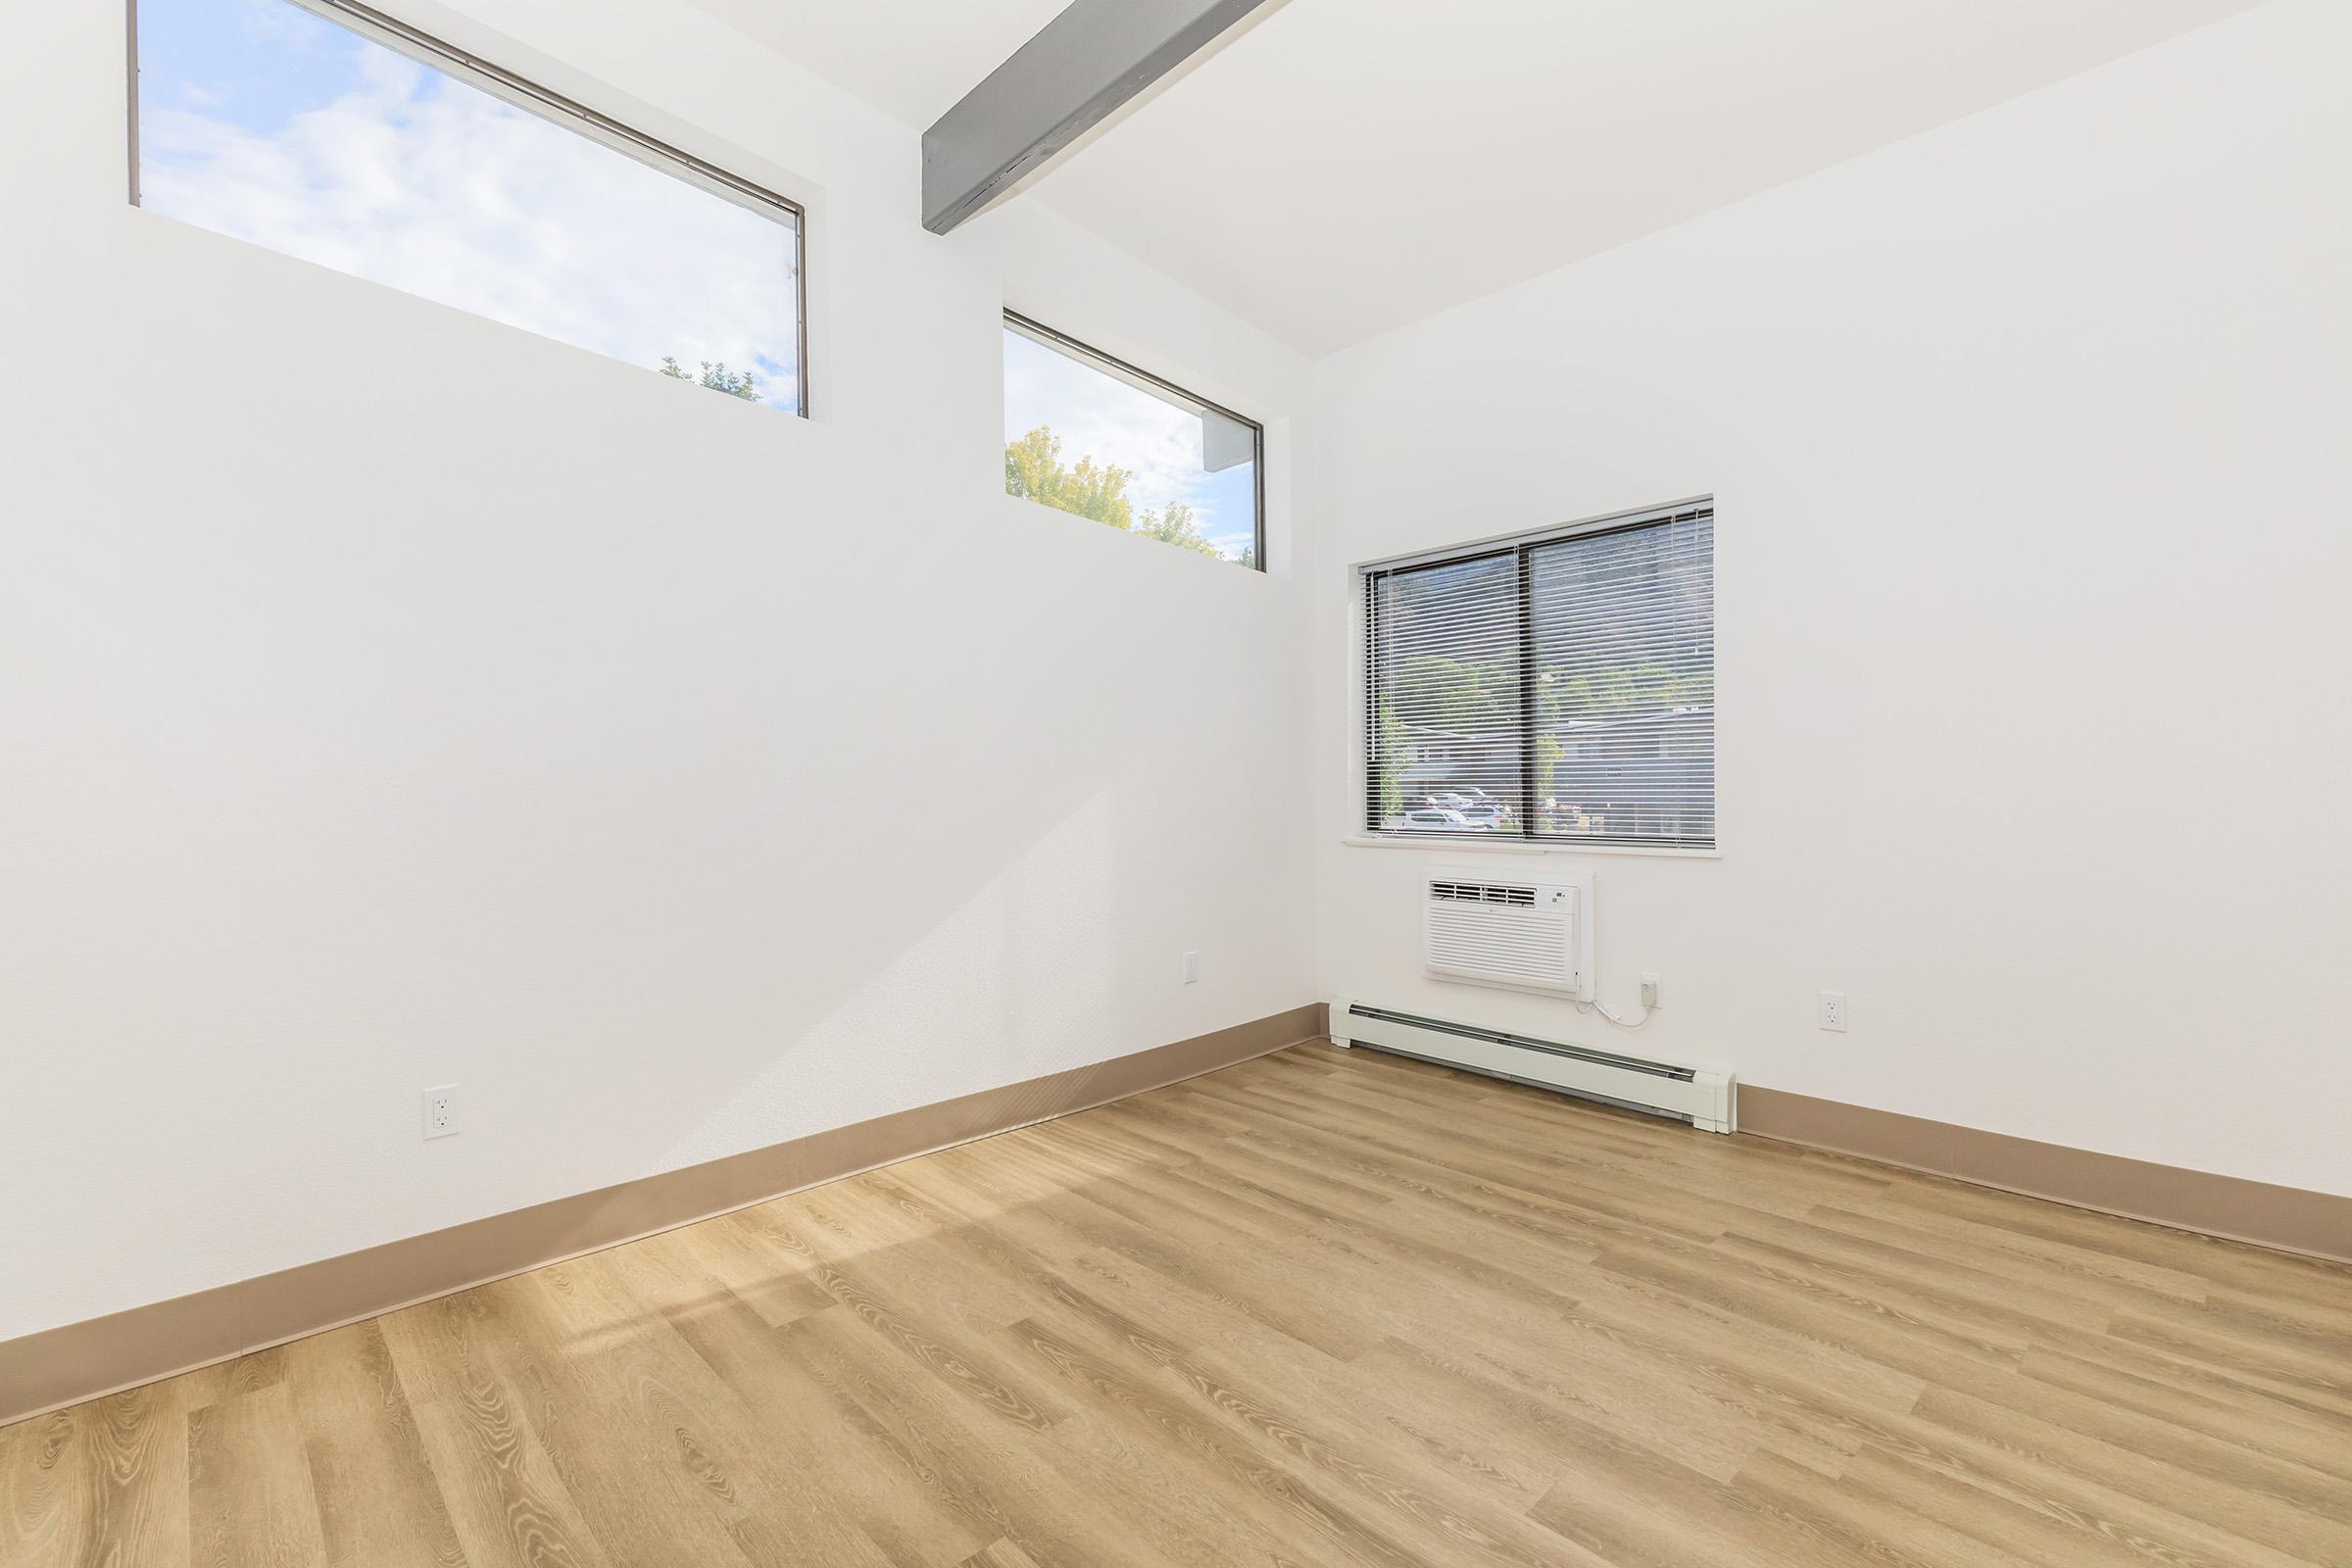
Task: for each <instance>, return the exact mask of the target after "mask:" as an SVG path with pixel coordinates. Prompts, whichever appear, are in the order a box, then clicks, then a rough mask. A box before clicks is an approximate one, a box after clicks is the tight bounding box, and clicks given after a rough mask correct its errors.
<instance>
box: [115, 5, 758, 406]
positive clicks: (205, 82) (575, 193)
mask: <svg viewBox="0 0 2352 1568" xmlns="http://www.w3.org/2000/svg"><path fill="white" fill-rule="evenodd" d="M138 22H139V40H138V45H139V129H140V144H141V145H140V191H141V201H142V204H143V205H144V206H146V207H148V208H149V209H151V210H153V211H155V212H159V213H163V214H166V215H168V216H170V217H173V218H178V219H181V220H183V221H187V222H192V223H196V224H198V225H200V226H202V227H205V228H211V229H215V230H218V231H220V232H221V233H226V234H232V235H235V236H237V237H238V238H241V239H247V240H251V241H254V242H255V243H257V244H262V245H267V246H269V247H270V248H271V249H273V250H279V251H284V252H286V253H288V254H290V255H294V256H300V257H303V258H305V259H306V260H309V261H314V262H318V263H319V264H320V265H322V266H327V267H332V268H335V269H336V270H340V271H345V272H351V273H354V274H356V275H358V276H362V277H368V278H372V279H374V280H375V281H377V282H381V283H386V284H389V285H391V286H392V287H395V288H399V289H402V290H405V291H406V292H408V293H412V294H420V295H423V296H424V297H426V298H428V299H435V300H439V301H441V302H442V303H444V304H448V305H454V306H457V307H459V308H460V309H464V310H468V311H472V312H474V313H475V314H477V315H481V316H487V317H490V318H492V319H497V320H501V321H506V322H508V323H510V324H512V325H515V326H520V327H525V328H527V329H529V330H532V331H535V332H540V333H544V334H545V335H547V336H549V337H555V338H561V339H563V340H564V341H565V342H569V343H576V344H579V345H580V346H582V347H584V348H590V349H594V350H596V351H598V352H599V353H603V354H609V355H611V356H613V358H615V359H622V360H627V361H629V362H630V363H632V364H638V365H643V366H645V367H647V368H649V369H650V368H653V367H655V366H657V365H658V364H660V362H661V361H662V357H663V356H665V355H667V356H674V357H675V358H677V359H678V360H679V361H680V362H682V363H683V364H684V365H685V366H686V367H687V368H689V369H690V370H691V369H692V368H695V367H696V366H697V365H698V363H699V362H702V361H705V360H710V361H715V362H723V363H725V364H727V365H729V366H732V367H733V368H737V369H744V368H750V369H751V370H753V371H754V372H755V373H756V374H757V375H758V376H759V379H760V389H761V391H762V392H763V393H764V394H765V396H764V399H763V401H764V403H765V405H766V406H767V407H769V408H778V409H784V410H787V411H789V410H792V409H794V408H795V407H797V402H798V398H799V379H798V374H797V359H798V335H799V329H798V324H797V313H798V310H799V291H798V287H797V285H796V283H795V280H794V272H795V270H796V268H797V267H798V265H799V236H798V234H797V233H796V232H795V231H794V229H793V228H792V226H791V225H790V224H789V223H786V222H779V221H776V220H775V219H774V218H773V217H771V216H769V215H768V214H766V213H765V212H759V211H754V210H752V209H749V208H746V207H744V206H741V205H739V204H737V203H735V202H732V201H729V200H727V199H726V198H724V197H721V196H717V195H714V194H712V193H711V192H710V191H707V190H705V189H703V188H701V187H699V186H696V185H691V184H688V183H686V182H685V181H682V180H679V179H676V178H674V177H672V176H671V175H669V174H666V173H663V172H660V171H657V170H655V169H652V168H649V167H648V166H646V165H645V164H642V163H640V162H638V161H637V160H636V159H633V158H630V157H628V156H626V155H625V154H622V153H619V152H617V151H614V150H613V149H612V148H610V147H607V146H605V145H604V144H602V143H601V142H597V141H593V140H590V139H589V138H587V137H584V136H581V135H579V134H577V133H576V132H574V131H571V130H568V129H565V128H564V127H562V126H559V125H556V124H553V123H549V122H547V121H545V120H542V119H540V118H539V117H538V116H536V115H533V114H530V113H527V112H525V111H523V110H520V109H517V108H515V106H513V105H511V104H509V103H507V102H505V101H504V100H502V99H499V98H496V97H494V96H492V95H490V94H488V93H485V92H482V91H480V90H478V89H476V88H474V87H472V86H470V85H468V84H466V83H465V82H462V81H459V80H457V79H455V78H453V77H450V76H448V75H445V74H443V73H440V72H438V71H435V70H432V69H430V68H428V67H426V66H423V65H421V64H419V63H417V61H414V60H412V59H410V58H409V57H408V56H407V55H405V54H401V53H399V52H397V51H395V50H392V49H389V48H387V47H385V46H384V45H381V44H378V43H376V42H374V41H373V40H371V39H368V38H363V37H362V36H360V35H359V34H357V33H355V32H352V31H350V30H349V29H347V28H345V27H342V26H339V25H336V24H334V23H331V22H328V21H326V20H324V19H323V18H320V17H318V16H316V15H314V14H312V13H310V12H308V11H305V10H303V9H301V8H300V7H297V6H294V5H290V4H287V3H286V0H140V3H139V9H138Z"/></svg>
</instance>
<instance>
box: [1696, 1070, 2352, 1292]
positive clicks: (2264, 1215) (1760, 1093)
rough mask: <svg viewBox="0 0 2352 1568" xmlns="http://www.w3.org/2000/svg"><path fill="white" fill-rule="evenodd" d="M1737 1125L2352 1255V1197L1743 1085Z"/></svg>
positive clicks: (2110, 1210) (2279, 1243)
mask: <svg viewBox="0 0 2352 1568" xmlns="http://www.w3.org/2000/svg"><path fill="white" fill-rule="evenodd" d="M1740 1131H1741V1132H1743V1133H1754V1134H1755V1135H1756V1136H1758V1137H1760V1138H1777V1139H1780V1140H1782V1141H1783V1142H1785V1143H1791V1144H1803V1145H1806V1146H1807V1147H1809V1148H1813V1149H1825V1150H1829V1151H1831V1152H1834V1153H1839V1154H1857V1155H1860V1156H1861V1157H1862V1158H1864V1159H1875V1160H1878V1161H1879V1162H1881V1163H1882V1164H1887V1165H1901V1166H1904V1167H1906V1168H1908V1169H1911V1170H1918V1171H1926V1172H1928V1173H1929V1174H1930V1175H1934V1176H1949V1177H1952V1178H1954V1179H1955V1180H1958V1181H1964V1182H1973V1183H1975V1184H1976V1185H1977V1186H1980V1187H1997V1188H1999V1189H2000V1190H2001V1191H2003V1192H2009V1193H2021V1194H2023V1195H2025V1196H2026V1197H2028V1198H2044V1199H2048V1200H2050V1201H2052V1202H2058V1203H2070V1204H2072V1205H2074V1206H2075V1207H2077V1208H2089V1209H2096V1210H2097V1211H2099V1212H2100V1213H2103V1214H2118V1215H2121V1216H2123V1217H2124V1218H2126V1219H2136V1220H2145V1221H2147V1222H2148V1223H2150V1224H2153V1225H2166V1226H2170V1227H2171V1228H2172V1229H2174V1230H2180V1231H2195V1232H2198V1233H2200V1234H2202V1235H2206V1236H2218V1237H2221V1238H2222V1239H2224V1240H2225V1241H2232V1242H2249V1243H2252V1244H2253V1245H2254V1246H2256V1247H2268V1248H2271V1249H2273V1250H2278V1251H2281V1252H2300V1253H2302V1254H2303V1255H2304V1256H2306V1257H2319V1258H2326V1259H2327V1260H2328V1261H2330V1262H2337V1263H2345V1262H2352V1198H2339V1197H2337V1196H2335V1195H2334V1194H2331V1193H2315V1192H2307V1191H2305V1190H2304V1189H2302V1188H2299V1187H2274V1186H2272V1185H2271V1184H2269V1183H2268V1182H2252V1181H2247V1180H2245V1179H2244V1178H2242V1177H2237V1176H2217V1175H2215V1174H2214V1173H2213V1172H2211V1171H2202V1170H2186V1169H2183V1168H2181V1167H2180V1166H2178V1165H2158V1164H2153V1163H2151V1162H2149V1161H2147V1160H2144V1159H2126V1158H2125V1157H2123V1156H2122V1155H2120V1154H2099V1153H2093V1152H2091V1151H2089V1150H2087V1149H2071V1148H2069V1147H2067V1146H2066V1145H2064V1144H2043V1143H2036V1142H2034V1140H2033V1139H2031V1138H2012V1137H2010V1136H2009V1135H2008V1134H2007V1133H1988V1132H1984V1131H1981V1130H1979V1129H1977V1128H1974V1127H1958V1126H1954V1125H1953V1124H1952V1123H1950V1122H1943V1121H1929V1120H1926V1119H1925V1118H1923V1117H1919V1116H1904V1115H1900V1114H1898V1113H1896V1112H1894V1111H1891V1110H1872V1109H1871V1108H1869V1107H1868V1106H1866V1105H1849V1104H1846V1103H1843V1102H1841V1101H1836V1100H1815V1099H1814V1098H1813V1097H1812V1096H1810V1095H1795V1094H1790V1093H1789V1092H1788V1091H1787V1090H1783V1089H1763V1088H1759V1087H1757V1086H1755V1085H1753V1084H1741V1085H1740Z"/></svg>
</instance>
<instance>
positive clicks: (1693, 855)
mask: <svg viewBox="0 0 2352 1568" xmlns="http://www.w3.org/2000/svg"><path fill="white" fill-rule="evenodd" d="M1340 842H1341V843H1342V844H1343V845H1346V846H1347V847H1348V848H1349V849H1354V850H1414V851H1417V852H1419V853H1420V854H1423V855H1451V854H1453V853H1454V852H1455V851H1457V850H1463V851H1467V852H1469V853H1470V854H1472V855H1632V856H1642V857H1646V858H1650V859H1656V860H1720V859H1722V858H1723V849H1722V847H1721V846H1720V845H1719V846H1717V847H1716V848H1714V849H1711V850H1685V849H1675V848H1672V847H1670V846H1666V845H1657V844H1536V843H1531V842H1529V841H1528V840H1526V839H1512V840H1510V841H1508V842H1505V843H1500V844H1495V843H1489V842H1486V841H1483V840H1480V839H1472V838H1461V839H1449V838H1436V837H1432V838H1428V839H1406V838H1375V837H1373V836H1371V835H1369V834H1363V833H1344V834H1342V835H1340Z"/></svg>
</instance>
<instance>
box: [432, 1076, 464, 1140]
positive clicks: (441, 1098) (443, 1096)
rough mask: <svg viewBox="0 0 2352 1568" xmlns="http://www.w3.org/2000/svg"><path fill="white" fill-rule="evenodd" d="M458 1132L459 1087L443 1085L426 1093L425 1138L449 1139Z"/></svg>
mask: <svg viewBox="0 0 2352 1568" xmlns="http://www.w3.org/2000/svg"><path fill="white" fill-rule="evenodd" d="M457 1130H458V1086H457V1085H456V1084H443V1085H441V1087H440V1088H438V1089H427V1090H426V1091H425V1092H424V1136H425V1137H427V1138H447V1137H449V1136H450V1135H452V1134H453V1133H455V1132H456V1131H457Z"/></svg>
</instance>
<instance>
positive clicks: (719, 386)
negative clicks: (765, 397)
mask: <svg viewBox="0 0 2352 1568" xmlns="http://www.w3.org/2000/svg"><path fill="white" fill-rule="evenodd" d="M702 365H703V373H702V374H701V375H695V374H693V373H692V372H690V371H689V370H688V369H687V368H685V367H684V366H682V365H680V364H679V363H678V362H677V360H676V358H675V357H673V356H670V355H666V354H665V355H663V356H662V374H663V375H666V376H668V377H669V378H670V379H671V380H673V381H692V382H694V383H695V384H696V385H697V386H707V387H709V388H710V389H711V391H713V392H724V393H725V394H726V395H727V396H729V397H731V398H741V399H743V401H744V402H746V403H758V402H759V401H760V382H759V380H758V379H757V378H756V377H755V376H754V375H753V374H752V372H751V371H749V370H729V369H728V368H727V364H726V361H724V360H721V361H719V362H718V363H717V364H716V365H713V364H711V362H710V361H709V360H705V361H703V362H702Z"/></svg>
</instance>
